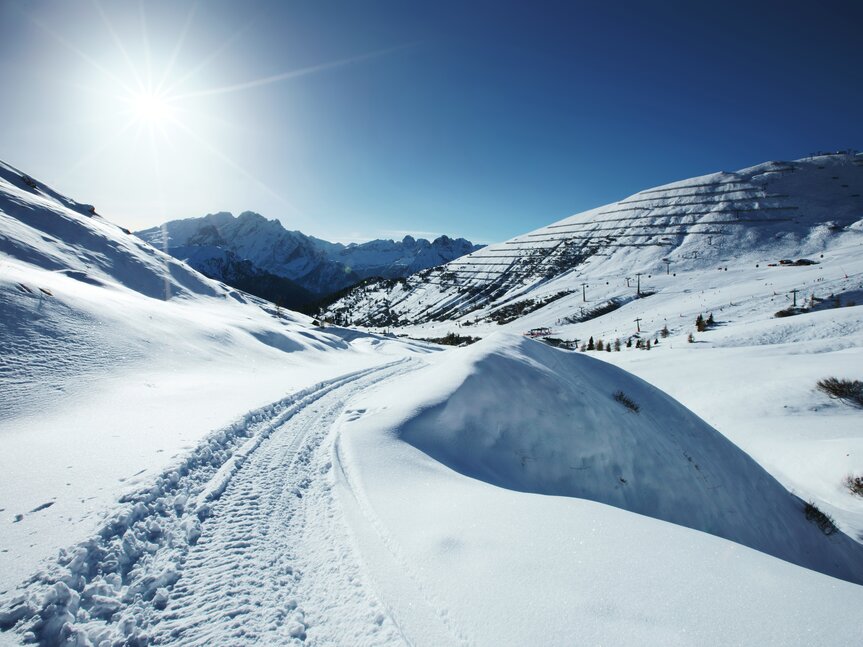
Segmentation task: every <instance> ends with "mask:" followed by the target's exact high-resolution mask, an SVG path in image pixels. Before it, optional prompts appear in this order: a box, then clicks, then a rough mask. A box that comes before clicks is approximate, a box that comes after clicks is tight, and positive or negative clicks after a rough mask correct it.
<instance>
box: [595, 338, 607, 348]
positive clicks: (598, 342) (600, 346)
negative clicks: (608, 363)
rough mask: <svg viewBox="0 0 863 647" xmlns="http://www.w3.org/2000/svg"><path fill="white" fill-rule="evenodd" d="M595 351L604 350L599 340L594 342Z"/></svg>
mask: <svg viewBox="0 0 863 647" xmlns="http://www.w3.org/2000/svg"><path fill="white" fill-rule="evenodd" d="M596 350H605V346H604V345H603V343H602V340H601V339H597V340H596Z"/></svg>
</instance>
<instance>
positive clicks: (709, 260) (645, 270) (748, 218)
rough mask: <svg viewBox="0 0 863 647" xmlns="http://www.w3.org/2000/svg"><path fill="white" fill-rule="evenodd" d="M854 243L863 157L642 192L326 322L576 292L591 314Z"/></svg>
mask: <svg viewBox="0 0 863 647" xmlns="http://www.w3.org/2000/svg"><path fill="white" fill-rule="evenodd" d="M861 234H863V156H861V155H856V156H855V155H846V154H842V155H829V156H820V157H812V158H806V159H802V160H797V161H794V162H768V163H765V164H760V165H758V166H754V167H751V168H748V169H743V170H741V171H737V172H734V173H725V172H722V173H714V174H712V175H706V176H702V177H697V178H693V179H691V180H685V181H682V182H676V183H674V184H669V185H666V186H664V187H659V188H656V189H648V190H645V191H642V192H640V193H637V194H635V195H633V196H630V197H628V198H626V199H624V200H621V201H619V202H617V203H614V204H610V205H606V206H604V207H599V208H597V209H593V210H591V211H586V212H584V213H580V214H577V215H574V216H572V217H570V218H566V219H564V220H561V221H559V222H556V223H554V224H551V225H549V226H547V227H543V228H541V229H538V230H536V231H533V232H530V233H527V234H524V235H522V236H518V237H516V238H513V239H511V240H508V241H506V242H504V243H500V244H494V245H490V246H488V247H485V248H483V249H481V250H479V251H477V252H474V253H473V254H470V255H468V256H465V257H463V258H460V259H457V260H456V261H453V262H451V263H448V264H447V265H446V266H444V267H441V268H436V269H433V270H426V271H424V272H420V273H418V274H415V275H413V276H411V277H409V278H408V279H407V280H405V281H403V282H400V283H398V284H395V285H390V284H379V285H369V286H364V287H361V288H358V289H357V290H356V291H354V292H353V293H351V294H349V295H348V296H346V297H345V298H343V299H342V300H340V301H339V302H337V303H335V304H333V305H332V306H331V307H330V308H329V315H330V316H332V317H334V318H335V319H336V320H337V321H340V322H343V323H355V324H364V325H378V326H399V325H414V324H424V323H429V322H434V321H458V322H460V323H474V322H483V321H497V320H500V319H504V320H511V319H515V318H517V317H518V316H520V315H521V314H522V313H523V312H525V311H531V310H535V309H537V308H538V307H539V306H541V304H542V303H544V302H546V301H550V300H551V299H555V298H568V303H569V305H570V306H571V307H570V309H571V310H577V309H578V308H579V307H580V306H579V305H578V304H579V302H581V301H582V299H583V297H584V294H583V293H582V284H583V283H587V284H588V286H589V288H590V291H591V293H592V295H593V297H594V298H593V301H594V302H595V301H596V298H595V297H596V295H597V293H596V288H597V287H598V288H599V289H600V290H602V291H603V293H604V296H606V298H607V299H612V298H618V299H619V298H622V297H623V298H625V297H626V296H629V295H634V294H635V288H636V287H637V285H636V282H637V280H638V277H637V276H636V275H637V274H639V273H641V274H643V275H647V274H657V273H659V272H660V271H662V272H664V271H665V270H666V269H670V270H671V271H673V272H676V273H681V272H690V271H699V270H707V269H711V270H713V271H715V268H716V267H718V266H720V265H721V266H723V267H724V266H726V265H728V266H730V267H736V266H739V265H740V264H741V263H743V262H745V263H746V264H747V265H750V263H751V266H754V265H755V263H759V262H760V263H761V264H766V263H768V262H777V261H779V260H780V259H794V260H797V259H799V258H801V257H808V256H815V257H816V258H817V256H818V254H820V253H823V252H824V251H825V250H828V249H830V248H832V247H836V246H843V245H848V244H854V243H859V242H860V237H861ZM666 260H667V261H668V263H667V264H666V262H665V261H666ZM594 277H616V278H618V279H621V280H622V279H624V278H625V279H626V284H625V286H624V287H626V288H629V287H631V288H632V289H626V290H616V288H617V287H618V285H619V283H620V281H619V280H618V281H615V282H614V284H613V287H614V288H615V290H611V289H609V290H605V289H604V286H603V285H599V286H596V285H595V284H596V280H595V279H594ZM642 280H646V278H645V279H642ZM603 283H604V281H603ZM610 284H611V283H610ZM567 295H568V296H567ZM528 299H529V300H531V302H530V303H528V302H527V300H528ZM519 325H521V324H519Z"/></svg>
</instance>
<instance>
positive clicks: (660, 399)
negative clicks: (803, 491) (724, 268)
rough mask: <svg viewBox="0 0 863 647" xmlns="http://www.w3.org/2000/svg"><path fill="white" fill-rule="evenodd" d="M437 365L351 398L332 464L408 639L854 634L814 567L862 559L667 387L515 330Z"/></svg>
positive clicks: (826, 638) (842, 586) (827, 639)
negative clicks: (516, 333)
mask: <svg viewBox="0 0 863 647" xmlns="http://www.w3.org/2000/svg"><path fill="white" fill-rule="evenodd" d="M433 362H434V363H433V365H432V366H431V367H429V368H427V369H424V370H422V371H418V372H416V373H414V374H412V375H409V376H406V377H405V378H403V379H402V380H401V381H400V383H399V384H397V385H393V386H389V387H388V388H387V390H386V391H379V392H377V393H369V394H364V395H363V396H361V397H359V398H357V399H355V400H354V401H353V402H352V403H351V410H350V411H349V412H347V414H346V415H345V416H344V418H343V419H342V421H341V424H340V435H339V440H338V442H337V444H336V447H335V451H334V464H335V465H336V466H337V473H338V474H339V475H340V477H341V478H340V481H339V486H340V487H339V492H340V494H341V500H342V502H343V505H344V507H345V509H346V512H347V515H348V519H349V520H350V523H351V527H352V530H353V532H354V535H355V537H356V538H357V541H358V544H359V546H360V548H361V552H362V554H363V557H364V559H365V560H367V562H368V563H369V567H370V569H371V570H372V572H373V573H374V576H375V579H376V582H377V584H378V586H379V588H380V592H381V596H382V598H383V599H384V601H385V604H386V605H387V606H388V608H389V610H390V613H391V614H392V615H393V617H395V618H397V619H398V622H399V626H400V628H401V629H402V630H403V632H404V635H405V636H406V638H407V639H408V640H409V641H410V642H411V644H416V645H435V644H476V645H495V646H496V647H499V646H501V645H524V644H560V645H562V644H641V645H663V646H665V645H700V644H716V645H719V644H727V645H743V644H746V645H787V644H809V643H818V644H856V643H859V642H860V641H861V640H863V629H861V627H860V625H859V622H858V620H857V616H858V613H859V605H860V604H861V603H863V588H861V587H860V586H858V585H857V584H853V583H849V582H843V581H840V580H837V579H834V578H833V577H828V576H826V575H824V574H822V573H829V574H832V575H834V576H837V577H841V578H843V579H847V580H852V581H855V582H860V581H861V571H860V564H861V552H860V547H859V546H858V545H856V544H854V543H853V542H852V541H851V540H849V539H848V538H847V537H845V536H843V535H841V534H838V533H834V534H831V535H830V536H827V535H825V534H823V533H822V531H821V530H819V529H818V528H817V527H816V526H815V525H814V524H812V523H810V522H808V521H807V520H806V517H805V514H804V510H803V506H804V504H803V502H801V501H799V500H798V499H796V498H795V497H793V496H792V495H791V494H789V493H788V492H787V491H785V490H784V489H783V488H782V487H781V486H780V485H779V484H778V483H777V482H776V481H775V480H773V479H772V478H771V477H770V476H769V475H768V474H767V473H766V472H765V471H764V470H763V469H762V468H761V467H759V466H758V465H757V464H756V463H755V462H754V461H753V460H751V459H750V458H749V457H748V456H747V455H746V454H745V453H743V452H742V451H741V450H739V449H738V448H737V447H736V446H734V445H733V444H732V443H730V442H729V441H727V440H725V439H724V438H723V437H722V436H721V435H719V434H718V433H717V432H716V431H715V430H714V429H712V428H711V427H710V426H708V425H707V424H706V423H704V422H703V421H701V420H700V419H699V418H697V417H696V416H695V415H694V414H692V413H691V412H689V411H688V410H687V409H685V408H684V407H682V406H681V405H679V404H678V403H676V402H675V401H674V400H672V399H671V398H670V397H668V396H667V395H665V394H664V393H662V392H660V391H658V390H657V389H655V388H653V387H651V386H650V385H648V384H647V383H645V382H643V381H641V380H640V379H638V378H635V377H634V376H632V375H629V374H627V373H625V372H624V371H622V370H619V369H617V368H615V367H613V366H610V365H606V364H604V363H602V362H599V361H596V360H593V359H591V358H589V357H587V356H585V355H580V354H574V353H566V352H563V351H558V350H555V349H552V348H549V347H546V346H544V345H541V344H540V343H537V342H532V341H529V340H526V339H523V338H517V337H513V336H503V335H497V336H494V337H492V338H490V339H487V340H485V341H483V342H480V343H478V344H476V345H474V346H471V347H468V348H465V349H458V350H453V351H451V352H448V353H446V354H443V355H441V356H437V357H435V358H433ZM618 391H622V392H623V393H624V394H625V395H626V396H627V397H628V398H629V399H630V400H631V401H632V402H633V403H635V404H637V406H638V412H635V411H632V410H631V409H630V408H628V407H626V406H624V405H623V404H622V403H621V402H619V401H618V400H616V399H615V398H614V394H615V393H617V392H618ZM555 495H556V496H555ZM634 513H639V514H634ZM645 515H649V516H645ZM669 521H670V522H673V523H668V522H669ZM701 531H705V532H701ZM708 533H711V534H708ZM729 539H730V540H733V541H728V540H729ZM747 546H750V547H751V548H750V547H747ZM753 548H755V549H757V550H753ZM768 553H769V554H768ZM771 555H773V556H776V557H781V558H782V559H776V558H775V557H772V556H771ZM783 560H788V561H783ZM790 562H794V563H790ZM796 564H800V565H805V566H807V567H808V568H801V567H800V566H798V565H796ZM810 569H815V570H810ZM817 571H821V573H819V572H817Z"/></svg>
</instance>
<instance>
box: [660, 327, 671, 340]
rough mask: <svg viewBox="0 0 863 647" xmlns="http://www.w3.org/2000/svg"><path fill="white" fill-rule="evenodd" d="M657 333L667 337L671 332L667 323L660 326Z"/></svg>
mask: <svg viewBox="0 0 863 647" xmlns="http://www.w3.org/2000/svg"><path fill="white" fill-rule="evenodd" d="M659 334H660V335H662V338H663V339H665V338H667V337H668V335H670V334H671V332H670V331H669V330H668V324H666V325H664V326H663V327H662V330H660V331H659Z"/></svg>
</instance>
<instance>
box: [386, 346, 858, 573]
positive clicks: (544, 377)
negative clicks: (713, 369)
mask: <svg viewBox="0 0 863 647" xmlns="http://www.w3.org/2000/svg"><path fill="white" fill-rule="evenodd" d="M443 359H444V360H446V361H441V362H438V363H437V364H436V365H435V366H433V367H432V368H430V369H428V370H426V371H423V372H421V373H419V374H416V375H412V376H409V377H407V378H405V380H404V381H403V383H402V384H401V385H400V386H399V387H398V388H399V389H400V392H399V393H398V394H397V395H396V396H394V397H393V398H392V401H394V402H398V403H399V405H398V406H397V408H395V409H394V410H391V411H390V412H389V413H388V420H390V421H391V424H390V425H389V426H388V428H389V429H390V431H391V433H392V434H394V435H396V436H397V437H399V438H401V439H402V440H404V441H406V442H407V443H409V444H411V445H413V446H414V447H416V448H418V449H419V450H421V451H423V452H424V453H426V454H428V455H429V456H431V457H432V458H434V459H436V460H438V461H440V462H441V463H443V464H445V465H447V466H448V467H450V468H452V469H454V470H456V471H458V472H461V473H462V474H464V475H466V476H469V477H472V478H475V479H479V480H481V481H485V482H487V483H490V484H493V485H496V486H500V487H503V488H509V489H512V490H519V491H523V492H532V493H539V494H548V495H562V496H568V497H578V498H583V499H590V500H593V501H597V502H600V503H605V504H608V505H612V506H616V507H618V508H622V509H624V510H628V511H631V512H636V513H639V514H642V515H647V516H650V517H654V518H657V519H661V520H665V521H669V522H672V523H675V524H679V525H682V526H687V527H689V528H693V529H696V530H701V531H704V532H708V533H711V534H714V535H717V536H720V537H723V538H726V539H729V540H732V541H735V542H738V543H740V544H743V545H745V546H749V547H751V548H754V549H757V550H760V551H763V552H765V553H768V554H770V555H774V556H776V557H779V558H781V559H784V560H786V561H789V562H793V563H795V564H798V565H801V566H805V567H807V568H811V569H814V570H817V571H821V572H823V573H826V574H829V575H832V576H835V577H839V578H842V579H846V580H849V581H854V582H858V583H859V582H863V559H861V558H863V547H861V546H860V545H858V544H856V543H855V542H853V541H852V540H851V539H849V538H848V537H847V536H845V535H843V534H842V533H840V532H839V531H838V530H835V529H833V528H827V531H828V532H829V533H830V534H829V535H828V534H825V531H824V529H822V528H820V527H819V526H818V525H817V524H816V523H813V522H812V521H811V520H808V519H807V516H806V514H805V504H804V502H803V501H801V500H800V499H798V498H797V497H795V496H794V495H792V494H791V493H789V492H788V491H787V490H785V488H783V487H782V485H780V484H779V483H778V482H777V481H776V480H775V479H774V478H773V477H772V476H770V475H769V474H768V473H767V472H766V471H765V470H764V469H763V468H762V467H761V466H760V465H758V464H757V463H756V462H755V461H754V460H753V459H752V458H750V457H749V456H748V455H747V454H746V453H744V452H743V451H742V450H740V449H739V448H738V447H737V446H736V445H734V444H733V443H731V442H730V441H729V440H727V439H726V438H725V437H724V436H722V435H721V434H720V433H719V432H717V431H716V430H715V429H713V428H712V427H710V426H709V425H708V424H707V423H706V422H704V421H703V420H701V419H700V418H698V417H697V416H696V415H695V414H693V413H692V412H691V411H689V410H688V409H686V408H685V407H684V406H682V405H681V404H680V403H678V402H677V401H675V400H674V399H672V398H671V397H670V396H668V395H666V394H665V393H663V392H662V391H660V390H659V389H657V388H655V387H652V386H651V385H649V384H648V383H646V382H644V381H643V380H641V379H639V378H637V377H635V376H633V375H631V374H629V373H627V372H625V371H623V370H621V369H619V368H617V367H615V366H612V365H610V364H606V363H604V362H601V361H598V360H595V359H592V358H590V357H587V356H585V355H582V354H575V353H568V352H564V351H559V350H556V349H553V348H550V347H548V346H546V345H545V344H542V343H539V342H535V341H532V340H529V339H526V338H521V337H516V336H509V335H503V334H498V335H494V336H493V337H491V338H488V339H486V340H485V341H482V342H480V343H477V344H476V345H474V346H472V347H470V348H467V349H463V350H459V351H454V352H453V353H448V354H447V355H446V356H445V357H444V358H443ZM705 388H709V384H708V382H707V381H705ZM810 516H811V515H810Z"/></svg>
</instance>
